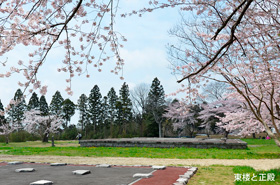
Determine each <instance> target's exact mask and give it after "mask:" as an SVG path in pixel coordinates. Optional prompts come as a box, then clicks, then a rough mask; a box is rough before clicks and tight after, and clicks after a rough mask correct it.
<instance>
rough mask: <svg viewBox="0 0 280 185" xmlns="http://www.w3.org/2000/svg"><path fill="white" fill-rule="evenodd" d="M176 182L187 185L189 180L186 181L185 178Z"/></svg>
mask: <svg viewBox="0 0 280 185" xmlns="http://www.w3.org/2000/svg"><path fill="white" fill-rule="evenodd" d="M176 182H179V183H181V184H187V183H188V179H185V178H179V179H177V181H176Z"/></svg>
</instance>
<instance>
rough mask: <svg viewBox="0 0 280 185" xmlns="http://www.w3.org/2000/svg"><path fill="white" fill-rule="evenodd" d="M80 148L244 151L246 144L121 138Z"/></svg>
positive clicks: (87, 143) (82, 143) (90, 141)
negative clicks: (181, 148) (219, 149)
mask: <svg viewBox="0 0 280 185" xmlns="http://www.w3.org/2000/svg"><path fill="white" fill-rule="evenodd" d="M80 145H81V147H153V148H175V147H187V148H222V149H246V148H247V143H246V142H244V141H241V140H240V139H226V140H225V139H203V138H121V139H94V140H81V141H80Z"/></svg>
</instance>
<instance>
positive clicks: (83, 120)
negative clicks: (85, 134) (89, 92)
mask: <svg viewBox="0 0 280 185" xmlns="http://www.w3.org/2000/svg"><path fill="white" fill-rule="evenodd" d="M77 109H78V110H79V121H78V122H79V125H81V127H82V131H84V129H85V126H86V124H87V123H88V121H87V111H88V98H87V96H86V95H85V94H82V95H81V96H80V97H79V99H78V103H77Z"/></svg>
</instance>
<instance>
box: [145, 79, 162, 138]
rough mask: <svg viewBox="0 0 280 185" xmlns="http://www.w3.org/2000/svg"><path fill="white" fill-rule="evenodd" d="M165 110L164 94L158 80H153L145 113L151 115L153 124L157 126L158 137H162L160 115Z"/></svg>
mask: <svg viewBox="0 0 280 185" xmlns="http://www.w3.org/2000/svg"><path fill="white" fill-rule="evenodd" d="M164 108H165V94H164V89H163V86H162V85H161V84H160V81H159V80H158V78H154V80H153V82H152V85H151V88H150V92H149V94H148V105H147V112H150V113H152V115H153V118H154V120H155V122H156V123H157V125H158V133H159V137H162V131H161V129H162V126H161V125H162V121H163V117H162V114H163V113H164Z"/></svg>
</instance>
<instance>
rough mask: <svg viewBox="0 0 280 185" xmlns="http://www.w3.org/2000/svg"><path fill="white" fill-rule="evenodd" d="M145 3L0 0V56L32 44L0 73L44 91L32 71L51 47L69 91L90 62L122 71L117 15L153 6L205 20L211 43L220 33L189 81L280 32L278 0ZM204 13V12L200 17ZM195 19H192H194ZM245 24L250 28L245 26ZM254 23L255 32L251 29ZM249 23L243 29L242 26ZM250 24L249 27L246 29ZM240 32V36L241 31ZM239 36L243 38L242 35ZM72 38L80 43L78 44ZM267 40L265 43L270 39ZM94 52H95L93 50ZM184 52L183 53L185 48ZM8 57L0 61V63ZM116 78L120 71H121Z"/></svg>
mask: <svg viewBox="0 0 280 185" xmlns="http://www.w3.org/2000/svg"><path fill="white" fill-rule="evenodd" d="M146 2H147V6H146V7H145V8H142V9H140V8H139V9H138V10H133V11H131V12H118V8H119V0H104V1H96V0H77V1H72V0H57V1H54V0H50V1H47V0H23V1H19V0H12V1H8V0H3V1H1V4H0V12H1V17H0V45H1V48H0V56H4V58H5V56H6V54H8V53H9V52H10V51H12V50H14V49H15V48H17V47H19V46H24V47H29V48H31V52H30V53H29V54H28V55H29V57H30V58H29V60H28V61H25V60H19V61H18V65H13V66H11V68H10V70H9V71H8V72H5V73H2V74H0V77H10V76H11V74H12V73H22V74H23V75H24V76H25V78H26V80H25V81H22V82H19V85H20V86H24V87H25V88H26V87H31V89H30V91H32V89H38V88H39V89H40V91H41V93H42V94H43V95H44V94H45V93H46V90H47V87H46V86H44V85H43V84H41V81H40V79H38V76H37V73H38V72H39V70H40V67H41V66H42V65H43V64H44V63H45V62H48V61H47V58H48V55H49V53H50V52H51V50H53V49H54V48H56V47H59V46H61V47H63V48H64V49H65V57H64V59H63V60H62V64H63V66H62V67H60V68H59V69H58V71H59V72H67V73H69V78H68V79H66V81H67V82H69V83H70V84H69V86H68V87H67V88H66V91H67V92H68V93H69V94H72V93H73V92H72V90H71V79H72V78H73V77H74V76H75V75H81V74H84V73H85V75H86V76H87V77H89V73H88V71H89V70H90V68H89V66H94V67H96V68H97V70H98V71H101V70H102V66H103V65H104V63H106V62H108V61H110V60H111V59H112V58H114V61H113V63H114V65H112V72H113V73H116V74H118V73H120V72H122V69H123V65H124V61H123V59H122V57H121V54H120V48H121V47H123V42H124V41H126V38H125V37H124V36H123V35H121V34H120V33H119V32H118V30H116V28H115V24H116V17H117V15H121V17H126V16H132V15H135V14H138V15H139V16H142V14H144V13H149V12H153V11H155V10H157V9H164V8H169V7H180V8H181V10H182V11H183V12H186V11H188V12H193V13H196V14H197V15H198V18H200V20H201V18H202V19H203V18H206V19H205V20H204V21H205V22H209V24H211V27H210V28H209V29H208V31H207V32H203V33H205V34H208V33H212V35H211V41H214V42H215V43H219V42H217V40H219V39H220V37H223V38H224V42H222V43H220V44H217V49H215V50H214V49H213V50H211V51H209V52H210V53H211V57H209V59H208V60H207V61H205V62H203V63H201V65H200V66H199V67H197V68H194V69H193V71H192V72H191V73H188V74H186V75H184V76H183V78H182V79H181V80H179V81H182V80H184V79H188V78H189V77H192V76H194V75H196V74H199V73H200V72H203V71H205V70H207V69H208V68H209V67H211V66H212V65H215V64H216V63H217V62H218V60H219V59H220V58H221V57H222V56H224V55H225V54H226V53H227V51H228V50H229V48H230V47H231V46H232V45H234V44H235V43H238V45H239V46H238V49H239V50H242V47H243V45H245V44H247V42H246V41H244V39H242V38H249V37H250V36H252V35H254V36H257V35H258V34H260V33H262V32H265V31H269V33H270V36H271V38H270V39H271V40H273V39H275V33H274V32H277V30H279V14H278V11H277V10H278V7H279V1H277V0H265V1H264V0H242V1H240V0H232V1H226V0H210V1H208V0H207V1H206V0H168V1H165V0H147V1H146ZM205 15H206V16H205ZM194 22H196V20H194ZM247 25H249V26H247ZM255 25H257V26H258V27H259V28H261V29H260V30H258V32H251V31H250V29H251V28H254V26H255ZM247 27H248V28H247ZM250 27H251V28H250ZM244 34H245V35H244ZM243 35H244V36H245V37H243ZM77 42H79V43H80V44H79V45H78V46H77V44H76V43H77ZM269 43H270V42H269ZM98 51H99V52H98ZM187 53H188V52H187ZM9 62H10V61H8V60H6V61H2V64H3V65H6V63H9ZM121 78H123V77H122V75H121Z"/></svg>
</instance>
